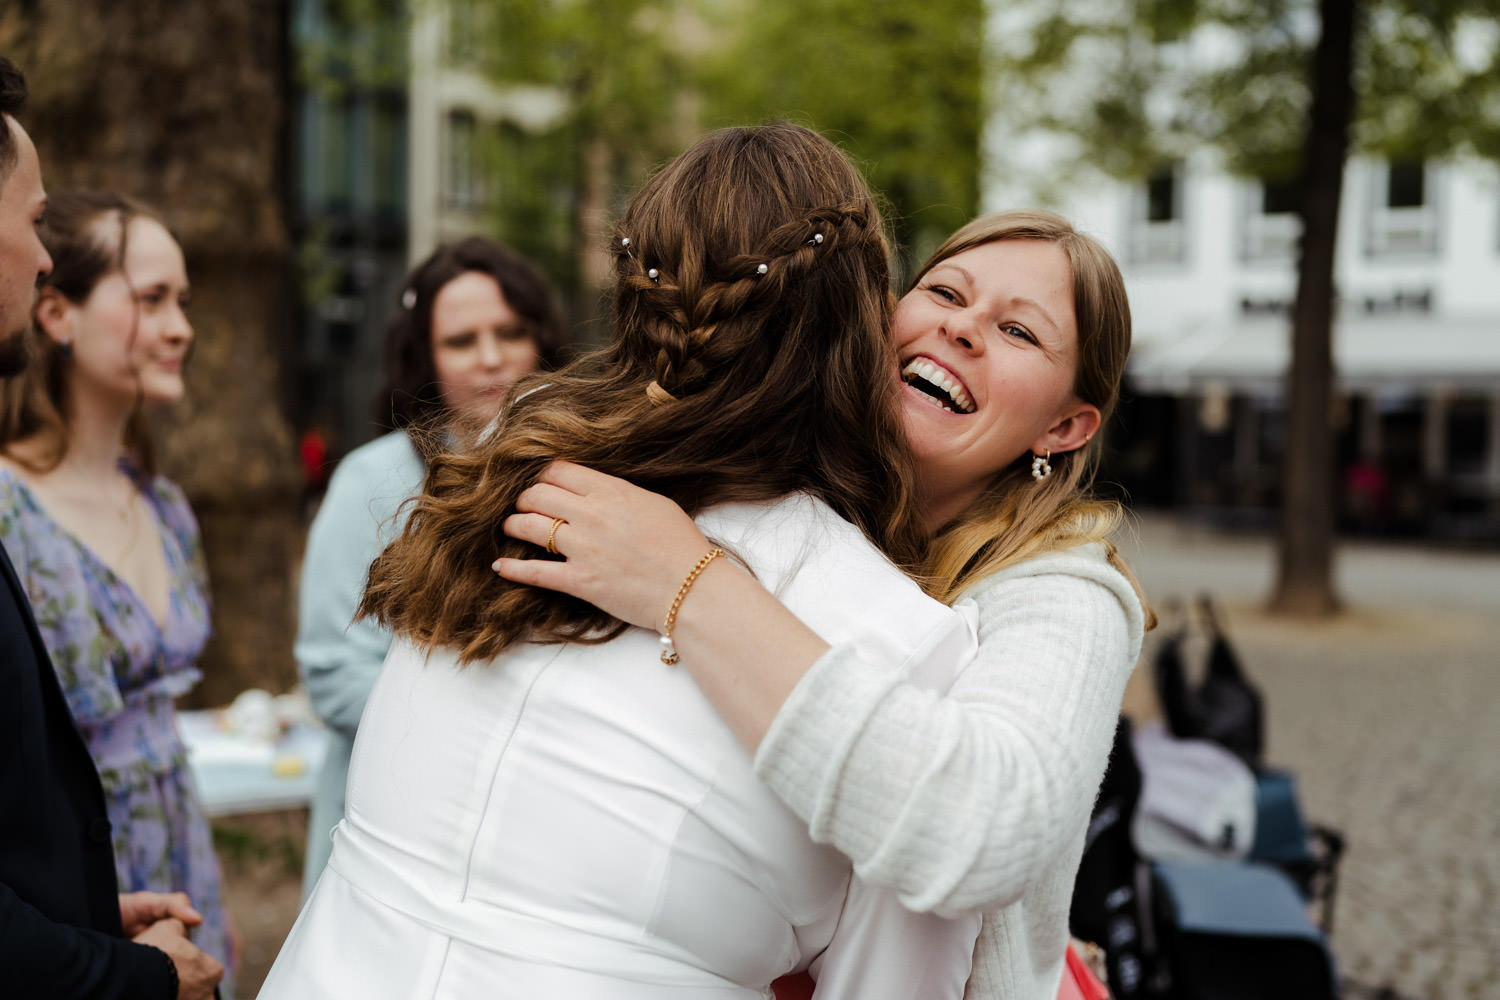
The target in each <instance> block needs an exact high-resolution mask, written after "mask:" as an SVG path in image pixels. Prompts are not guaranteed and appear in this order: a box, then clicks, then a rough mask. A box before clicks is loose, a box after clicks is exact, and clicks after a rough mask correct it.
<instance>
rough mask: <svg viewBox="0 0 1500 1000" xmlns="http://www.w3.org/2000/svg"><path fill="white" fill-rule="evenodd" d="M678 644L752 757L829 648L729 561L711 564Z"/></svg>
mask: <svg viewBox="0 0 1500 1000" xmlns="http://www.w3.org/2000/svg"><path fill="white" fill-rule="evenodd" d="M669 604H670V602H669ZM666 607H667V606H663V608H662V611H663V613H665V611H666ZM672 639H673V642H674V644H675V645H676V647H677V651H678V653H679V654H680V655H681V656H682V661H681V665H682V667H683V668H684V669H686V670H687V671H688V672H689V673H690V674H692V676H693V680H695V681H696V682H697V683H698V686H699V687H700V688H701V689H702V690H703V694H704V696H705V697H707V698H708V700H709V702H710V703H712V704H713V706H714V709H715V710H716V711H717V712H718V713H719V715H720V716H721V717H722V718H723V719H724V721H725V723H726V724H728V726H729V728H730V729H731V730H732V731H733V732H734V734H735V736H736V737H738V739H739V740H740V742H741V743H743V744H744V745H745V747H746V748H747V749H748V750H750V751H751V752H752V753H754V752H755V750H756V748H757V747H759V746H760V741H761V739H762V738H763V737H764V736H765V734H766V730H767V729H768V728H769V727H770V725H771V720H772V719H774V718H775V717H776V713H777V712H779V711H780V710H781V706H782V705H783V704H784V703H785V702H786V699H787V696H788V695H790V694H791V692H792V689H793V688H795V687H796V686H797V683H798V682H799V681H800V680H801V679H802V677H803V675H804V674H806V673H807V670H808V668H809V667H811V666H812V665H813V663H814V662H816V661H817V660H818V659H819V657H821V656H823V654H825V653H826V652H828V648H829V647H828V643H826V642H824V641H823V640H822V639H821V638H819V636H818V634H817V633H816V632H814V631H813V630H812V629H810V628H808V627H807V626H806V625H805V624H803V622H802V621H801V619H799V618H798V617H797V616H796V615H794V614H792V613H791V612H790V611H788V610H787V609H786V607H785V606H784V605H783V604H782V603H781V602H780V601H779V600H777V599H776V597H775V596H774V595H773V594H771V593H770V592H769V591H767V590H766V589H765V587H763V586H761V584H760V583H759V582H757V581H756V580H755V579H754V578H753V577H752V576H750V574H749V573H746V572H745V571H744V570H743V569H741V568H740V567H739V566H737V565H735V564H733V563H732V562H730V561H729V560H727V559H716V560H714V561H713V562H712V563H710V564H709V566H708V568H707V569H705V570H704V571H703V573H702V574H701V575H700V576H699V578H698V580H697V581H696V582H695V583H694V584H693V586H692V588H691V589H690V590H689V591H688V594H687V596H686V597H685V598H684V599H683V602H682V606H681V608H680V609H679V610H678V613H677V622H676V627H675V628H674V629H673V633H672Z"/></svg>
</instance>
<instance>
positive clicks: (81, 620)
mask: <svg viewBox="0 0 1500 1000" xmlns="http://www.w3.org/2000/svg"><path fill="white" fill-rule="evenodd" d="M123 468H124V469H125V471H126V472H127V474H129V475H130V476H131V478H132V479H133V480H134V481H135V483H136V485H137V487H138V488H139V489H140V490H141V492H142V494H143V495H144V496H145V498H146V500H147V504H146V506H147V507H149V508H150V510H151V514H152V521H153V523H154V526H155V529H156V531H157V534H158V535H159V536H160V538H161V543H162V545H163V548H164V549H165V553H166V559H167V571H168V574H169V579H170V597H171V600H170V605H169V608H168V612H167V618H166V621H165V622H164V623H159V622H157V620H156V619H155V617H153V615H152V614H151V611H150V610H149V609H148V608H147V606H146V604H145V603H144V602H143V601H142V600H141V597H140V595H139V594H137V593H136V591H135V590H134V589H133V588H131V586H130V585H129V584H127V583H126V582H125V581H124V580H122V579H120V578H119V577H118V576H116V575H115V573H114V571H113V570H111V569H110V568H109V566H107V565H106V564H105V563H104V561H103V560H102V559H100V558H99V556H98V555H97V554H96V553H95V552H94V551H93V550H92V549H90V548H89V547H88V546H87V545H85V544H84V543H83V542H82V541H80V540H79V539H78V537H77V536H75V535H74V534H73V533H72V532H70V531H68V530H67V529H66V528H64V527H63V526H62V525H61V524H59V523H58V522H57V521H55V520H54V519H53V518H52V516H51V515H50V514H48V513H47V511H46V509H45V508H44V507H43V506H42V505H41V503H40V502H39V501H38V499H37V497H36V495H35V494H34V493H32V491H31V490H30V489H29V488H28V487H27V486H26V484H25V483H24V482H22V481H21V480H20V479H19V478H18V477H17V476H16V474H15V472H14V471H13V470H11V469H9V468H7V467H5V466H3V465H0V543H3V544H4V545H5V548H6V551H7V552H8V553H9V554H10V557H11V561H12V562H13V563H14V564H15V566H16V571H17V573H19V574H20V576H21V580H22V583H23V584H24V585H25V587H26V592H27V596H28V597H29V598H30V600H31V607H32V610H33V611H34V612H35V613H36V620H37V624H38V625H39V626H41V632H42V639H43V641H44V642H45V643H46V646H47V652H48V653H49V654H50V655H51V657H52V662H53V665H54V666H55V667H56V668H57V673H58V677H59V678H60V679H61V681H62V687H63V691H64V692H65V693H66V695H67V698H68V706H69V707H70V708H71V709H72V711H73V718H74V720H75V721H76V722H77V723H78V728H79V730H80V731H81V732H82V733H83V736H84V739H85V741H86V742H87V743H88V746H89V750H90V752H91V753H92V754H93V757H94V763H95V764H96V765H97V766H98V768H99V777H100V778H101V779H102V781H103V784H104V795H105V800H106V803H107V806H108V809H109V819H110V823H111V825H112V826H113V828H114V848H115V869H116V871H117V873H118V875H119V882H120V891H121V892H134V891H137V890H141V889H150V890H153V891H158V892H169V891H175V890H181V891H183V892H186V893H187V894H188V897H189V898H190V899H191V900H192V902H193V905H194V906H195V907H197V909H198V912H199V913H201V914H203V925H202V926H200V927H198V928H196V929H194V930H193V932H192V937H193V941H194V943H195V944H197V945H198V946H199V947H200V948H202V949H203V950H204V951H206V952H207V953H208V954H210V955H212V956H214V957H215V958H217V959H218V960H219V961H221V962H223V963H225V965H226V967H227V966H228V964H229V947H228V926H227V921H226V918H225V914H224V908H223V904H222V902H221V900H220V893H219V884H220V875H219V864H218V859H217V857H216V856H215V855H214V850H213V838H212V835H211V833H210V831H209V826H208V820H207V818H206V817H205V816H204V813H203V807H202V805H201V804H200V802H199V799H198V793H197V790H196V789H195V788H194V786H193V778H192V774H191V772H190V771H189V770H188V763H187V751H186V749H185V748H184V746H183V743H182V738H181V736H180V735H179V733H178V730H177V712H176V709H175V708H174V707H173V701H172V700H173V699H174V698H176V697H177V696H178V695H181V694H183V693H184V692H186V691H188V690H189V689H190V688H191V687H192V686H193V685H194V684H195V683H197V681H198V679H199V678H200V677H201V676H202V675H201V674H200V673H199V672H198V667H197V661H198V655H199V654H200V653H201V652H202V651H203V646H204V644H205V643H206V642H207V641H208V636H209V599H208V577H207V573H206V571H205V568H204V562H203V553H202V547H201V544H200V539H199V534H198V524H197V521H196V520H194V518H193V513H192V511H191V510H190V509H189V507H188V505H187V500H186V499H185V498H184V497H183V495H182V491H181V490H180V489H179V488H178V487H177V486H176V485H175V484H173V483H171V482H170V481H168V480H166V479H164V478H162V477H160V476H157V477H155V478H152V479H147V478H146V477H144V476H142V475H139V474H137V473H136V472H135V470H133V469H132V468H130V467H129V466H123ZM137 530H140V529H137ZM230 982H231V978H230V975H229V973H228V971H227V970H226V975H225V978H224V986H225V987H226V989H224V990H223V991H222V992H223V993H224V995H225V996H226V997H228V996H229V992H228V990H227V987H228V985H229V983H230Z"/></svg>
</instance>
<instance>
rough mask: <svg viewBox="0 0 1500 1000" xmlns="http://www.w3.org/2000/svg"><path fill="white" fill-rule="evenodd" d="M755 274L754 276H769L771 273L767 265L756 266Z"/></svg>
mask: <svg viewBox="0 0 1500 1000" xmlns="http://www.w3.org/2000/svg"><path fill="white" fill-rule="evenodd" d="M755 273H756V274H770V273H771V267H770V265H768V264H757V265H756V266H755Z"/></svg>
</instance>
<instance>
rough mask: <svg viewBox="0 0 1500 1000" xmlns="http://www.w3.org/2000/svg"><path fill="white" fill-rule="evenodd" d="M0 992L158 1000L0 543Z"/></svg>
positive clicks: (58, 694) (162, 972)
mask: <svg viewBox="0 0 1500 1000" xmlns="http://www.w3.org/2000/svg"><path fill="white" fill-rule="evenodd" d="M0 577H3V580H0V995H3V996H6V997H14V998H27V1000H29V998H32V997H37V998H41V997H47V998H72V997H77V998H80V1000H82V998H88V1000H165V998H166V997H167V996H168V993H169V990H170V986H169V981H168V980H169V974H168V972H167V968H166V960H165V958H164V956H163V955H162V953H161V952H160V951H157V950H156V949H154V948H148V947H146V946H144V945H138V944H133V943H131V942H129V941H127V940H125V939H124V937H123V936H122V933H121V928H120V902H119V896H118V890H117V887H116V881H115V860H114V850H113V848H112V847H111V844H110V825H109V819H108V817H107V816H106V814H105V808H104V790H103V788H102V787H101V786H100V784H99V773H98V771H96V770H95V768H94V762H93V759H92V758H91V757H90V756H89V751H88V747H87V746H86V745H85V744H84V742H83V737H82V736H81V735H80V734H79V732H78V727H77V726H76V725H74V723H73V716H72V713H71V712H70V711H69V710H68V703H67V701H66V700H65V698H64V697H63V692H62V686H61V685H60V684H59V683H58V680H57V674H56V673H55V672H54V670H53V667H52V663H51V661H50V660H49V659H48V657H47V651H46V648H45V647H44V646H43V645H42V637H41V634H40V633H39V632H38V631H37V627H36V620H35V619H34V618H33V617H32V614H31V606H30V604H29V602H28V601H27V599H26V594H25V591H24V590H23V589H22V588H21V582H20V580H19V579H18V578H17V577H16V571H15V568H14V567H13V566H12V565H11V562H10V557H9V556H7V555H6V553H5V550H4V547H3V546H0Z"/></svg>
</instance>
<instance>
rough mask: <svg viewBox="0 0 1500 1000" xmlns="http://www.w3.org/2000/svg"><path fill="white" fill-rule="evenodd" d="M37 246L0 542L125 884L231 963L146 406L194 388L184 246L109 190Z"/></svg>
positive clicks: (4, 470)
mask: <svg viewBox="0 0 1500 1000" xmlns="http://www.w3.org/2000/svg"><path fill="white" fill-rule="evenodd" d="M42 236H43V241H44V242H45V243H46V246H47V249H48V251H49V252H50V253H51V255H52V258H53V262H54V269H53V272H52V274H51V276H50V277H49V278H48V279H47V281H46V283H45V284H44V285H43V288H42V290H41V294H40V296H39V299H38V302H37V306H36V313H35V322H34V323H33V336H34V338H35V340H34V345H33V346H34V351H35V353H36V355H37V357H36V358H35V359H34V361H33V364H32V365H31V367H30V370H29V371H28V372H27V374H26V375H25V376H23V377H22V378H18V379H14V380H8V381H7V382H6V383H5V384H4V386H3V387H0V543H3V544H4V545H5V548H6V550H7V551H8V552H9V554H10V557H11V560H12V562H14V564H15V566H16V570H17V572H18V573H19V574H20V575H21V578H22V580H23V582H24V583H25V586H26V588H27V592H28V594H29V596H30V598H31V603H32V606H33V608H34V609H35V611H36V618H37V622H38V624H39V625H40V626H41V631H42V638H43V640H44V641H45V643H46V645H47V650H48V652H49V653H50V654H51V657H52V661H53V663H54V664H55V665H56V668H57V671H58V674H59V676H60V678H61V680H62V685H63V689H64V691H65V692H66V693H67V697H68V704H69V707H71V709H72V711H73V718H74V719H75V720H76V721H77V723H78V727H79V729H80V730H81V731H82V733H83V735H84V738H85V739H86V740H87V742H88V745H89V749H90V751H91V752H92V753H93V756H94V761H95V763H96V764H97V765H98V768H99V773H100V777H101V778H102V779H103V782H104V789H105V795H106V798H107V800H108V806H109V818H110V823H111V825H112V827H113V830H112V835H113V839H114V848H115V866H116V869H117V872H118V875H119V881H120V891H121V892H130V891H135V890H140V889H152V890H158V891H168V890H182V891H184V892H186V893H187V894H188V896H189V898H190V899H191V900H192V902H193V905H194V906H196V907H197V909H198V911H199V912H200V913H202V914H203V918H204V920H203V924H202V926H200V927H197V928H195V929H194V930H193V932H192V933H193V939H194V941H195V943H197V944H198V946H199V947H201V948H202V949H203V950H204V951H206V952H207V953H209V954H210V955H212V956H213V957H215V958H217V959H218V960H220V961H221V962H223V963H224V964H225V965H226V967H227V966H229V965H230V963H231V960H232V959H233V958H234V955H233V954H232V951H233V949H232V947H231V944H230V939H231V931H230V928H229V925H228V920H227V916H226V914H225V911H224V908H223V905H222V901H221V899H220V891H219V887H220V875H219V867H218V861H217V859H216V857H215V855H214V851H213V841H212V837H211V835H210V831H209V826H208V821H207V819H206V818H205V816H204V814H203V808H202V805H201V804H200V802H199V799H198V794H197V792H196V790H195V789H194V787H193V782H192V775H191V773H190V772H189V770H188V766H187V757H186V752H185V750H184V748H183V744H182V740H181V737H180V736H179V734H178V730H177V716H176V710H175V709H174V707H173V699H174V698H176V697H177V696H178V695H181V694H183V693H184V692H186V691H187V690H188V689H189V688H191V687H192V686H193V684H194V683H196V682H197V680H198V678H199V673H198V669H197V666H196V663H197V659H198V655H199V653H200V652H202V650H203V646H204V643H205V642H207V640H208V635H209V598H208V580H207V576H206V574H205V572H204V564H203V556H202V551H201V547H200V542H199V534H198V525H197V522H196V521H195V520H194V519H193V514H192V511H191V510H190V509H189V508H188V505H187V502H186V500H185V499H184V498H183V495H182V492H181V490H179V489H178V488H177V486H176V485H174V484H173V483H171V482H169V481H168V480H166V479H165V478H163V477H161V476H159V475H156V474H155V471H154V468H153V465H152V459H151V447H150V438H149V435H148V433H147V429H146V425H145V422H144V418H143V414H142V412H141V410H142V406H143V405H159V404H166V403H171V402H174V401H176V400H177V399H180V398H181V397H182V394H183V381H182V365H183V359H184V356H185V354H186V352H187V349H188V345H189V344H190V343H191V341H192V336H193V331H192V327H191V326H190V325H189V323H188V320H187V317H186V315H185V314H184V309H185V308H186V305H187V300H188V284H187V273H186V268H185V266H184V262H183V257H182V250H181V248H180V247H179V246H178V245H177V242H176V241H175V240H174V239H173V238H172V236H171V234H169V233H168V232H167V229H166V227H165V226H164V225H163V224H162V223H161V221H160V220H159V219H158V218H156V216H155V215H154V214H153V213H151V212H150V210H148V209H146V208H145V207H144V206H141V205H139V204H138V203H136V202H134V201H131V200H129V199H127V198H124V197H121V196H118V195H113V194H93V193H78V194H63V195H57V196H54V197H53V198H52V199H51V201H50V203H49V205H48V208H47V221H46V222H45V224H44V229H43V233H42ZM228 972H229V973H230V974H226V976H225V979H224V989H223V990H222V992H223V993H224V995H225V996H228V995H229V993H230V991H229V990H228V988H227V987H228V986H229V985H230V983H231V981H232V980H231V974H232V970H228Z"/></svg>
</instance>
